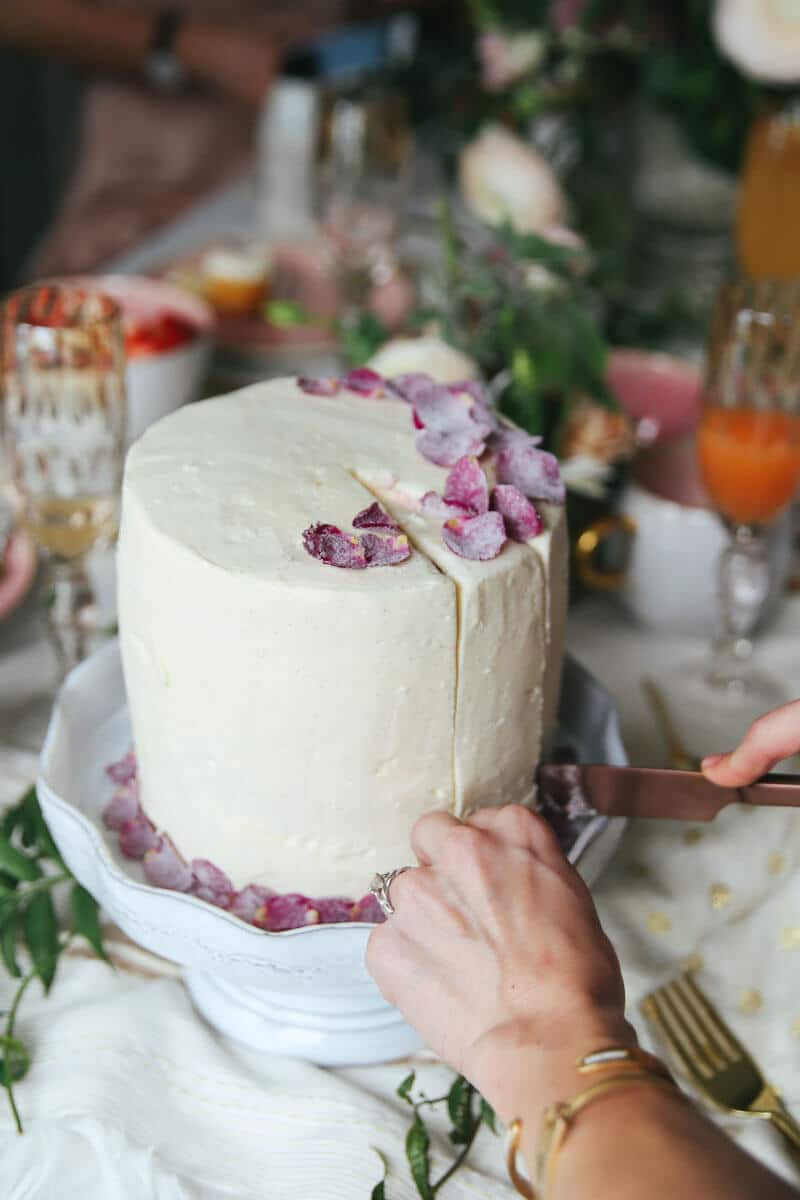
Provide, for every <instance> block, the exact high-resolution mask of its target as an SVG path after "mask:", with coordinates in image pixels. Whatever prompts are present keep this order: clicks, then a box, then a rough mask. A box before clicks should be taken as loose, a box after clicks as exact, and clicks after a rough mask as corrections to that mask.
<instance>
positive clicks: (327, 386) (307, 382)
mask: <svg viewBox="0 0 800 1200" xmlns="http://www.w3.org/2000/svg"><path fill="white" fill-rule="evenodd" d="M297 386H298V387H299V388H300V391H301V392H306V393H307V394H308V395H309V396H335V395H336V393H337V392H338V391H339V388H340V387H341V382H340V380H338V379H334V378H333V377H332V376H327V377H326V376H323V377H321V378H319V379H310V378H309V377H308V376H305V375H300V376H299V377H298V380H297Z"/></svg>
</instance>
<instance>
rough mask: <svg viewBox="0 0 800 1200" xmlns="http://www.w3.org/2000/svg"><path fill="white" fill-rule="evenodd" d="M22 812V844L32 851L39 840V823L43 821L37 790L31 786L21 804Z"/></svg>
mask: <svg viewBox="0 0 800 1200" xmlns="http://www.w3.org/2000/svg"><path fill="white" fill-rule="evenodd" d="M19 810H20V822H19V826H20V830H21V833H22V844H23V846H24V847H25V849H26V850H30V848H31V847H32V846H35V845H36V841H37V838H38V834H39V830H38V821H40V820H41V814H40V813H39V801H38V800H37V799H36V788H35V787H33V786H31V787H29V788H28V790H27V792H26V793H25V795H24V796H23V797H22V799H21V800H20V802H19ZM37 818H38V820H37Z"/></svg>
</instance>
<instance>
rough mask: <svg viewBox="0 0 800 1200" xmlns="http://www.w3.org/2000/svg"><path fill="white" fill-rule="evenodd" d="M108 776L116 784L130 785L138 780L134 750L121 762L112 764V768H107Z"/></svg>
mask: <svg viewBox="0 0 800 1200" xmlns="http://www.w3.org/2000/svg"><path fill="white" fill-rule="evenodd" d="M106 775H108V776H109V778H111V779H113V780H114V783H130V781H131V780H132V779H135V778H136V755H135V754H134V753H133V751H132V750H129V751H128V753H127V754H126V755H125V757H124V758H121V759H120V760H119V762H115V763H111V766H109V767H106Z"/></svg>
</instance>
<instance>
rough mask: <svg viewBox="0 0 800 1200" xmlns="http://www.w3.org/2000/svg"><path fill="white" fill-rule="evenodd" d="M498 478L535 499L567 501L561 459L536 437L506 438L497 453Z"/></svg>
mask: <svg viewBox="0 0 800 1200" xmlns="http://www.w3.org/2000/svg"><path fill="white" fill-rule="evenodd" d="M496 465H497V481H498V483H510V484H512V485H513V486H514V487H516V488H519V490H520V491H521V492H522V493H523V494H524V495H525V496H528V497H529V498H530V499H531V500H545V501H549V502H550V503H551V504H563V503H564V499H565V497H566V488H565V487H564V482H563V480H562V478H561V471H560V469H559V466H558V459H557V458H556V456H555V455H554V454H549V453H548V452H547V451H546V450H540V449H539V447H538V446H537V445H536V442H535V440H534V439H533V438H513V439H504V442H503V444H502V445H501V447H500V449H499V450H498V452H497V464H496Z"/></svg>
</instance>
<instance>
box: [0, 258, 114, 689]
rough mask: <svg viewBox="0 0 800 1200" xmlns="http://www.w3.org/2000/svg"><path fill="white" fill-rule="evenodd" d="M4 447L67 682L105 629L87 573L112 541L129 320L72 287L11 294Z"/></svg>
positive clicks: (109, 303) (97, 296)
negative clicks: (43, 572) (38, 553)
mask: <svg viewBox="0 0 800 1200" xmlns="http://www.w3.org/2000/svg"><path fill="white" fill-rule="evenodd" d="M4 317H5V319H4V322H3V342H2V350H3V377H4V403H3V440H4V443H5V451H6V456H7V459H8V463H9V467H10V472H11V479H12V484H13V486H14V490H15V493H16V499H17V503H18V506H19V510H20V517H21V520H22V522H23V524H24V525H25V526H26V527H27V528H28V529H29V530H30V532H31V534H32V535H33V537H34V538H35V540H36V541H37V542H38V544H39V545H40V546H41V547H42V548H43V549H44V550H45V551H46V552H47V592H46V602H47V611H48V626H49V630H50V633H51V636H52V639H53V643H54V646H55V649H56V652H57V654H58V658H59V665H60V668H61V673H62V674H64V673H66V671H67V670H69V669H70V668H71V667H72V666H74V665H75V664H76V663H77V662H79V661H80V660H81V659H82V658H84V657H85V655H86V654H87V653H88V652H89V651H90V650H91V649H92V648H93V646H94V643H95V642H96V640H97V638H98V636H99V634H100V630H99V628H98V610H97V604H96V602H95V596H94V593H93V590H92V587H91V584H90V580H89V575H88V573H87V570H86V557H87V554H88V552H89V551H90V550H91V549H92V548H93V547H98V546H104V545H108V544H110V543H111V542H112V541H113V539H114V538H115V536H116V531H117V516H118V503H119V491H120V483H121V478H122V464H123V452H124V441H125V383H124V343H123V336H122V322H121V313H120V309H119V307H118V305H117V304H116V303H115V301H113V300H112V299H111V298H110V297H108V296H106V295H104V294H103V293H101V292H98V291H93V290H92V289H91V288H89V287H87V286H84V285H83V284H77V283H71V282H69V281H61V282H59V281H57V282H54V283H52V284H49V283H43V284H38V285H34V286H32V287H30V288H25V289H23V290H21V291H19V292H15V293H14V294H13V295H12V296H10V297H9V298H8V300H7V302H6V305H5V314H4Z"/></svg>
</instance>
